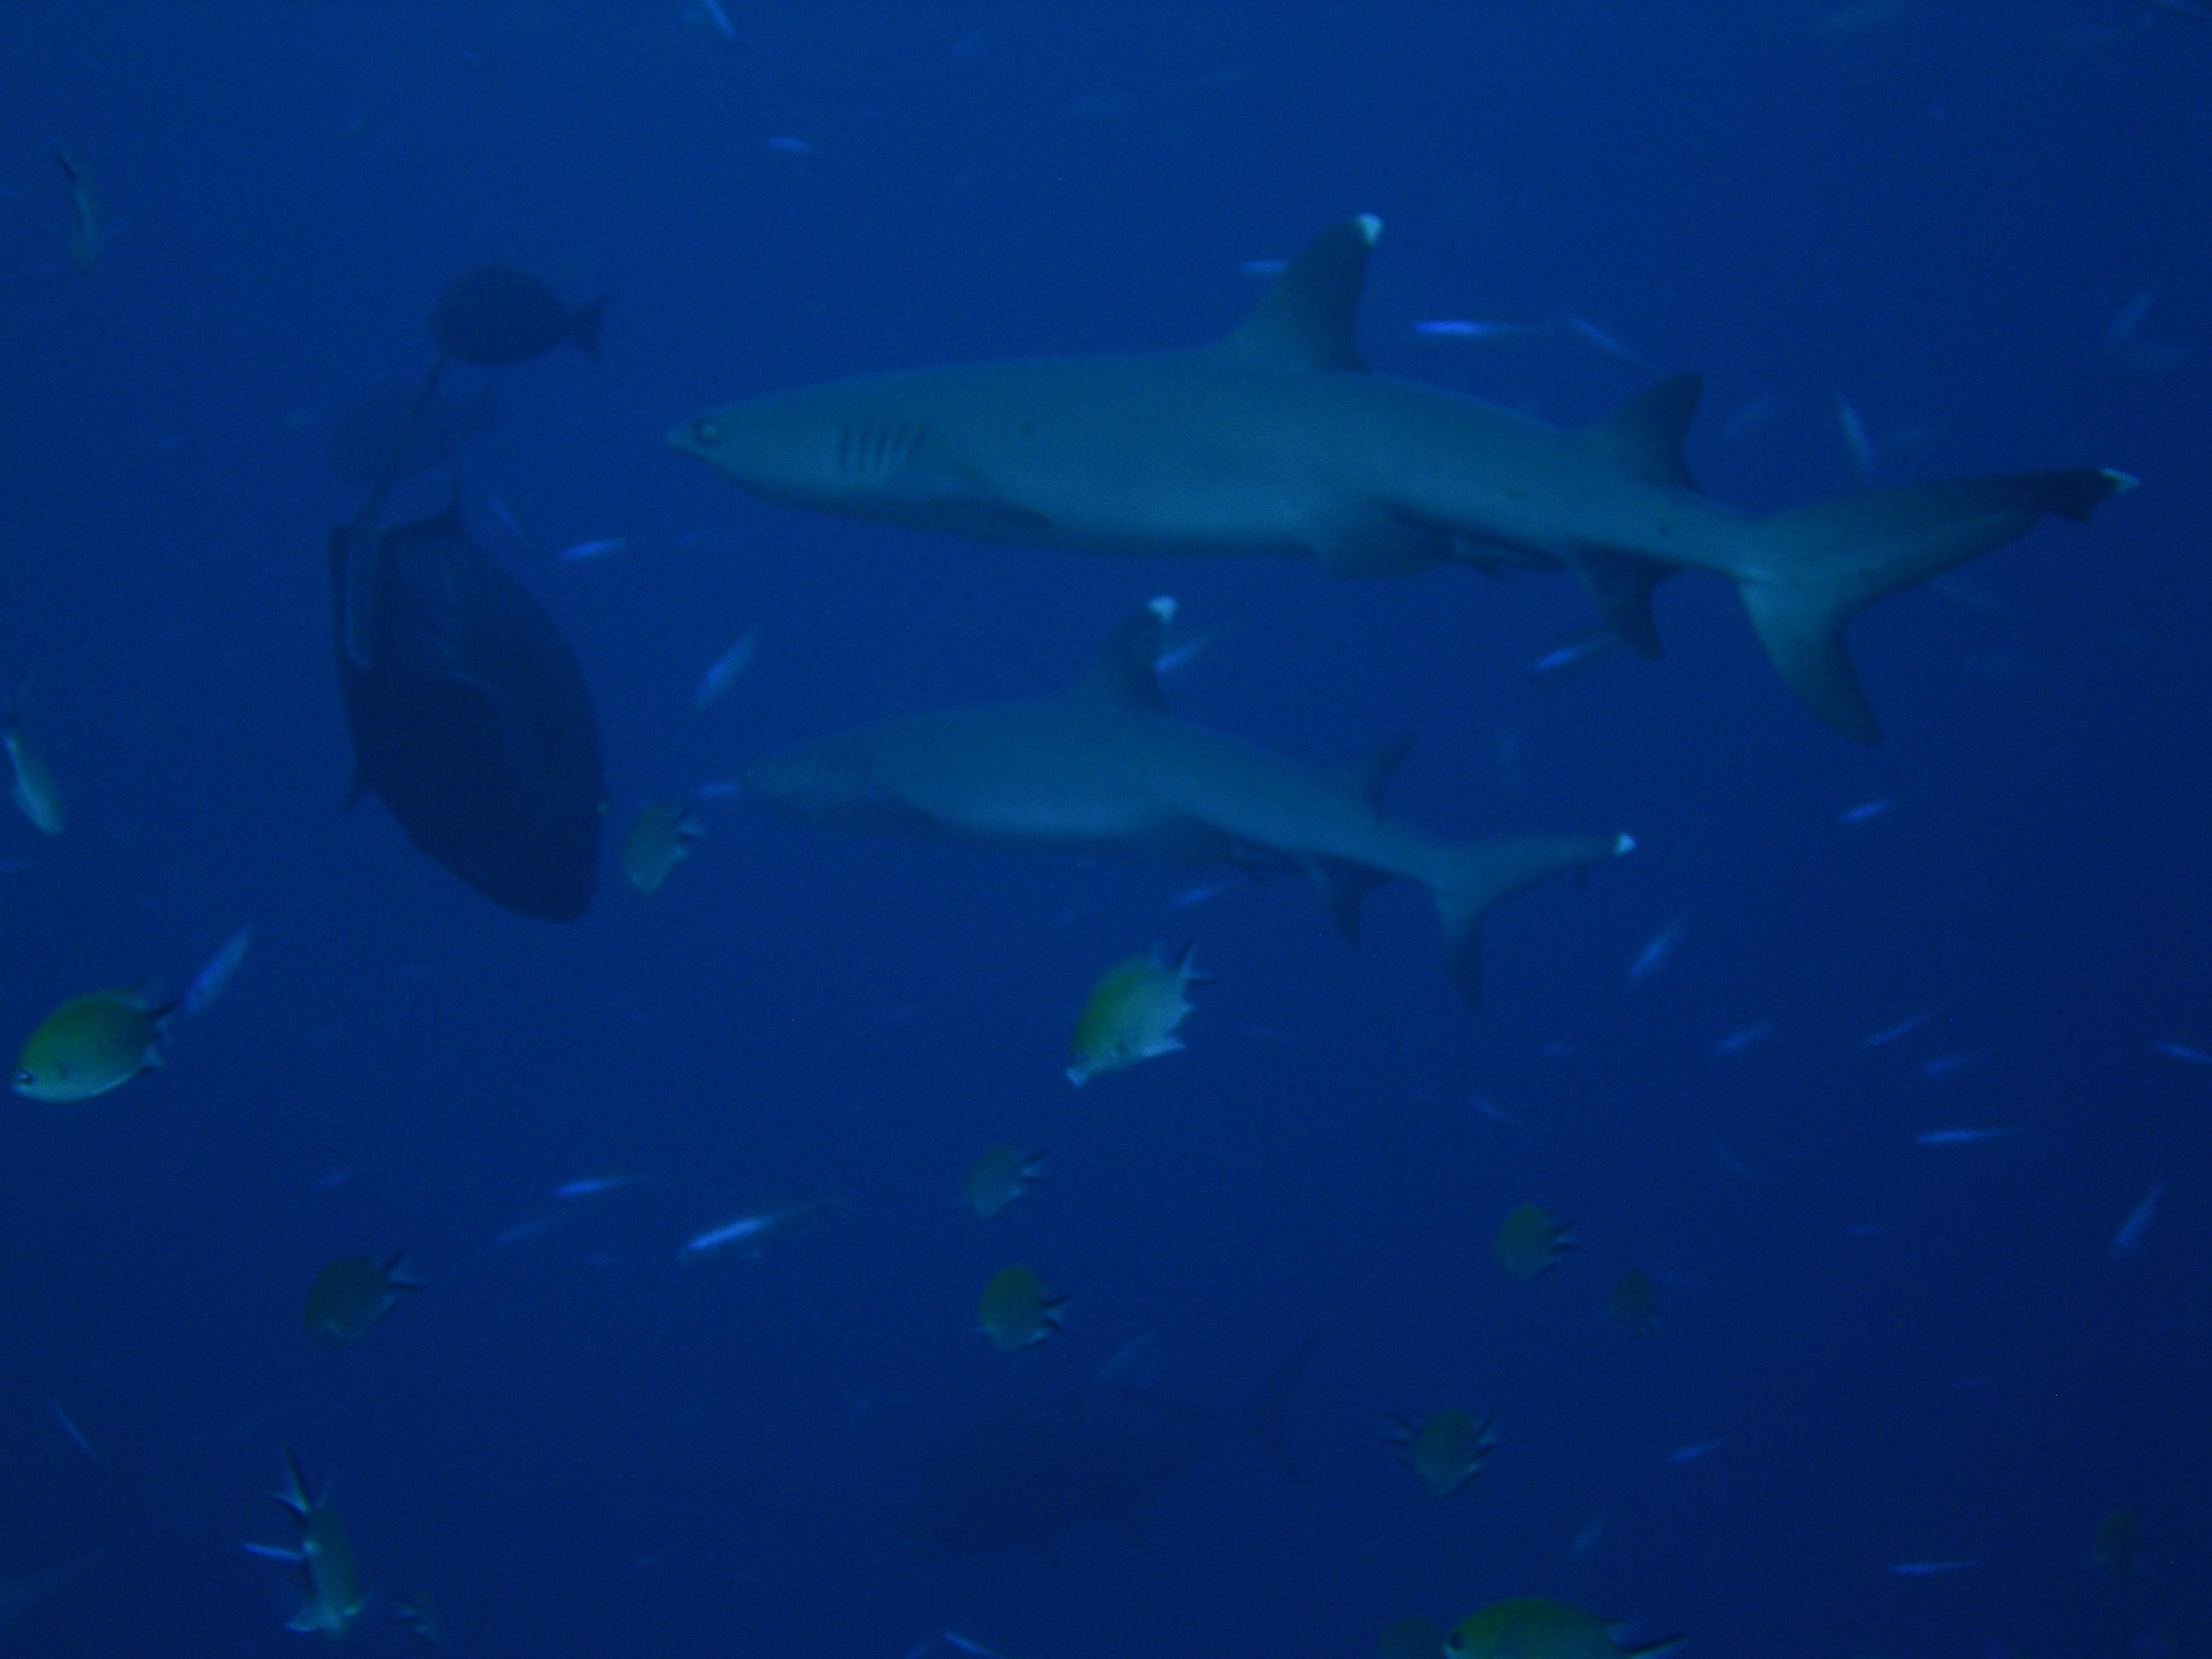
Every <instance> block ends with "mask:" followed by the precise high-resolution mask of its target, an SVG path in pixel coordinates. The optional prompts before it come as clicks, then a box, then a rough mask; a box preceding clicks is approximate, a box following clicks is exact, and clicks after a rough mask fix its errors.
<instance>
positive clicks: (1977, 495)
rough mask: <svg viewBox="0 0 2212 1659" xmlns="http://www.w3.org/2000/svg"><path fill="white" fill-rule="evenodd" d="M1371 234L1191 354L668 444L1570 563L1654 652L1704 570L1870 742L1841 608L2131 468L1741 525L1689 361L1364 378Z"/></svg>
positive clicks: (997, 527)
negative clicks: (1613, 392)
mask: <svg viewBox="0 0 2212 1659" xmlns="http://www.w3.org/2000/svg"><path fill="white" fill-rule="evenodd" d="M1381 229H1382V223H1381V221H1379V220H1377V219H1376V218H1374V217H1372V216H1365V215H1363V216H1360V217H1358V218H1356V219H1351V220H1346V221H1345V222H1342V223H1340V224H1338V225H1336V226H1334V228H1331V229H1329V230H1327V231H1324V232H1323V233H1322V234H1321V235H1320V236H1319V237H1317V238H1316V240H1314V241H1312V242H1311V243H1310V244H1309V245H1308V246H1306V248H1305V249H1304V252H1301V253H1299V255H1298V256H1297V258H1295V259H1293V260H1291V262H1290V264H1289V265H1288V266H1287V267H1286V268H1285V270H1284V271H1283V272H1282V274H1281V275H1280V276H1278V277H1277V278H1276V279H1275V281H1274V283H1273V286H1272V287H1271V288H1270V289H1268V291H1267V294H1266V295H1265V296H1264V297H1263V298H1262V299H1261V301H1260V304H1259V306H1258V308H1257V309H1255V311H1254V312H1253V313H1251V314H1250V315H1249V317H1248V318H1246V319H1245V320H1244V322H1243V325H1242V326H1240V327H1239V328H1237V330H1236V331H1234V332H1232V333H1231V334H1230V335H1229V336H1228V337H1226V338H1225V339H1222V340H1219V341H1217V342H1216V343H1213V344H1211V345H1207V346H1203V347H1200V348H1198V349H1194V350H1183V351H1167V352H1158V353H1152V354H1145V355H1133V356H1090V357H1061V358H1036V359H1027V360H1020V361H1013V362H983V363H966V364H955V365H951V366H947V367H943V368H919V369H908V370H904V371H901V372H898V373H895V374H874V375H868V376H865V377H862V378H860V379H855V380H837V381H833V382H830V383H828V384H826V385H822V386H808V387H803V388H800V389H799V390H796V391H790V392H777V393H774V394H771V395H769V396H767V397H762V398H748V399H746V400H744V401H742V402H738V403H733V404H728V405H727V406H726V407H724V408H721V409H718V410H713V411H711V412H709V413H707V414H703V415H700V416H696V417H694V418H693V419H691V420H689V421H686V422H683V423H682V424H681V425H679V426H678V427H677V428H675V429H674V430H673V431H671V433H670V434H669V439H670V441H671V442H672V443H673V444H674V445H675V446H676V447H678V449H680V450H683V451H684V452H685V453H690V454H693V455H696V456H698V457H699V458H701V459H703V460H706V461H708V462H709V463H711V464H712V465H714V467H715V468H716V469H717V470H719V471H721V472H722V473H723V474H724V475H725V476H726V477H729V478H731V479H732V480H733V481H734V482H735V483H738V484H739V485H741V486H742V487H743V488H744V489H747V490H749V491H750V492H751V493H752V494H754V495H758V496H761V497H763V499H765V500H768V501H780V502H784V503H787V504H789V505H792V506H797V507H816V508H818V509H820V510H822V511H823V512H829V513H842V514H845V515H847V516H848V517H852V518H860V519H872V520H883V521H884V522H888V523H891V524H899V525H905V526H911V527H913V528H915V529H920V530H934V531H945V532H952V533H955V534H959V535H965V536H972V537H978V538H984V539H987V540H991V541H998V542H1011V543H1016V544H1022V545H1025V546H1036V547H1058V548H1072V549H1079V550H1085V551H1089V552H1094V553H1125V554H1274V555H1289V556H1296V557H1304V558H1314V559H1318V560H1319V561H1320V562H1322V564H1324V565H1326V566H1327V567H1328V568H1329V569H1331V570H1334V571H1336V572H1339V573H1340V574H1345V575H1352V576H1395V575H1403V574H1409V573H1411V572H1413V571H1419V570H1425V569H1428V568H1431V566H1435V565H1439V564H1446V563H1451V562H1460V563H1467V564H1473V565H1475V566H1478V567H1480V568H1486V569H1488V570H1490V571H1492V573H1493V574H1498V573H1502V572H1504V571H1507V570H1511V569H1531V568H1533V569H1559V568H1568V569H1571V570H1573V571H1574V572H1575V573H1576V574H1577V575H1579V576H1580V577H1581V579H1582V580H1583V584H1584V586H1586V587H1587V588H1588V590H1589V593H1590V596H1591V598H1592V599H1594V600H1595V602H1596V604H1597V607H1598V610H1599V611H1600V612H1601V614H1602V615H1603V617H1604V618H1605V620H1606V622H1607V624H1608V625H1609V626H1610V627H1611V628H1612V629H1613V631H1614V632H1615V633H1617V634H1618V635H1620V638H1621V640H1622V641H1624V642H1625V643H1626V644H1627V645H1628V646H1630V647H1632V648H1633V649H1635V650H1637V651H1638V652H1640V653H1643V654H1644V655H1646V656H1650V657H1656V656H1657V655H1658V654H1659V635H1658V631H1657V629H1656V627H1655V625H1654V623H1653V621H1652V615H1651V594H1652V590H1653V589H1654V588H1656V586H1658V585H1659V583H1660V582H1661V581H1662V580H1665V579H1666V578H1667V577H1668V575H1670V574H1673V573H1674V571H1676V570H1681V569H1699V570H1708V571H1711V572H1713V573H1715V574H1718V575H1722V576H1725V577H1727V578H1729V580H1732V581H1734V582H1735V584H1736V586H1737V588H1738V591H1739V592H1741V594H1742V595H1743V602H1744V606H1745V609H1746V610H1747V611H1749V613H1750V616H1751V621H1752V625H1753V627H1754V628H1755V629H1757V630H1758V632H1759V638H1760V639H1761V640H1762V641H1764V642H1765V647H1766V650H1767V654H1768V655H1769V656H1770V657H1771V659H1773V662H1774V665H1775V666H1776V667H1777V668H1778V669H1779V670H1780V671H1781V672H1782V676H1783V678H1784V679H1785V680H1786V681H1788V682H1789V684H1790V689H1791V690H1794V691H1796V694H1797V695H1798V696H1799V697H1801V698H1802V699H1803V700H1804V702H1805V703H1806V704H1807V706H1808V707H1809V708H1811V709H1812V710H1813V712H1814V714H1818V715H1819V716H1820V718H1821V719H1822V720H1826V721H1827V722H1828V724H1829V725H1831V726H1834V727H1835V728H1836V729H1837V730H1838V731H1839V732H1844V734H1846V735H1847V736H1850V737H1852V738H1858V739H1860V740H1861V741H1863V742H1868V743H1871V742H1874V741H1875V740H1876V739H1878V738H1879V737H1880V736H1881V729H1880V727H1879V726H1876V724H1875V718H1874V714H1873V711H1872V710H1871V709H1870V708H1869V707H1868V705H1867V701H1866V697H1865V695H1864V693H1863V691H1862V690H1860V687H1859V683H1858V678H1857V673H1856V672H1855V671H1854V670H1853V669H1852V666H1851V661H1850V654H1849V653H1848V651H1847V650H1846V648H1845V647H1844V624H1845V623H1848V622H1849V621H1850V618H1851V617H1853V616H1855V615H1856V614H1857V612H1858V611H1861V610H1863V609H1864V608H1865V607H1866V606H1867V605H1870V604H1872V603H1873V602H1874V601H1875V600H1876V599H1881V597H1883V596H1884V595H1885V594H1888V593H1893V592H1897V591H1898V590H1899V588H1902V587H1905V586H1910V585H1911V584H1912V583H1914V582H1917V581H1920V580H1923V579H1925V578H1927V577H1929V576H1933V575H1936V574H1938V573H1940V572H1942V571H1944V570H1948V569H1949V568H1951V567H1952V566H1954V565H1957V564H1961V563H1964V562H1966V560H1968V559H1971V558H1973V557H1974V556H1977V555H1978V554H1982V553H1986V552H1988V551H1989V550H1991V549H1992V548H1996V547H1999V546H2002V544H2005V543H2007V542H2009V541H2011V540H2013V539H2014V538H2015V537H2018V536H2021V535H2023V534H2025V533H2026V532H2027V531H2028V529H2029V528H2031V527H2032V526H2033V525H2034V523H2035V522H2036V520H2037V519H2038V517H2039V516H2040V515H2041V514H2043V513H2057V514H2059V515H2061V516H2062V517H2065V518H2069V519H2077V520H2079V519H2086V518H2087V516H2088V514H2089V512H2090V510H2091V509H2092V508H2093V507H2095V506H2096V505H2097V504H2098V503H2099V502H2100V501H2103V500H2104V499H2105V498H2106V496H2108V495H2112V494H2113V493H2114V492H2115V491H2117V490H2119V489H2125V488H2127V487H2129V486H2130V484H2132V483H2134V480H2133V479H2131V478H2130V477H2128V476H2127V475H2126V474H2124V473H2121V472H2114V471H2099V470H2095V469H2088V468H2074V469H2069V470H2063V471H2045V472H2015V473H2006V474H2002V475H1996V476H1991V477H1975V478H1960V479H1954V480H1951V481H1949V482H1946V483H1929V484H1916V485H1909V486H1907V487H1905V488H1904V489H1884V490H1877V491H1874V492H1871V493H1869V494H1866V495H1851V496H1845V497H1843V498H1840V499H1838V500H1834V501H1820V502H1817V503H1815V504H1814V505H1812V506H1810V507H1791V508H1788V509H1786V510H1784V511H1783V512H1779V513H1769V514H1767V515H1766V516H1765V517H1763V518H1748V517H1746V516H1744V515H1742V514H1741V513H1735V512H1732V511H1730V510H1729V508H1727V507H1723V506H1721V505H1720V504H1719V503H1718V502H1717V501H1712V500H1711V499H1709V498H1708V497H1706V496H1705V495H1702V494H1700V493H1699V489H1698V487H1697V484H1696V483H1695V482H1694V480H1692V477H1691V476H1690V470H1689V467H1688V465H1686V462H1685V461H1684V459H1683V454H1682V444H1683V440H1684V438H1685V436H1686V434H1687V432H1688V429H1689V426H1690V422H1691V419H1692V416H1693V415H1694V414H1695V412H1696V410H1697V404H1698V398H1699V393H1700V392H1701V391H1702V390H1703V382H1702V381H1701V380H1699V378H1698V377H1697V376H1695V375H1691V374H1680V375H1676V376H1674V377H1673V378H1672V379H1669V380H1662V381H1660V382H1659V383H1658V384H1657V385H1656V386H1652V387H1651V388H1650V389H1649V390H1648V391H1646V392H1644V394H1643V395H1642V396H1640V397H1638V398H1636V399H1635V400H1634V401H1633V402H1632V403H1631V404H1628V405H1627V406H1626V408H1625V409H1623V410H1620V412H1619V413H1618V414H1616V415H1614V416H1613V417H1612V418H1611V419H1609V420H1607V421H1603V422H1600V423H1599V424H1597V425H1596V426H1594V427H1590V428H1585V429H1583V430H1582V431H1578V432H1571V431H1565V430H1561V429H1559V428H1555V427H1551V426H1547V425H1545V424H1544V423H1542V422H1539V421H1535V420H1532V419H1530V418H1528V416H1522V415H1520V414H1516V413H1515V412H1514V411H1512V410H1505V409H1500V408H1498V407H1497V406H1495V405H1493V404H1486V403H1483V402H1481V401H1480V400H1479V399H1477V398H1469V397H1466V396H1464V395H1462V394H1461V393H1459V392H1450V391H1447V390H1445V389H1444V388H1443V387H1440V386H1425V385H1422V384H1420V383H1419V382H1417V381H1412V380H1396V379H1394V378H1392V377H1390V376H1388V375H1382V374H1369V373H1368V372H1367V371H1366V368H1365V366H1364V364H1363V363H1362V362H1361V361H1360V358H1359V352H1358V344H1357V343H1356V341H1355V338H1354V333H1355V329H1356V325H1357V321H1358V304H1359V289H1360V284H1361V283H1362V281H1363V280H1364V276H1365V275H1366V270H1367V259H1368V253H1369V251H1370V248H1371V247H1372V246H1373V245H1374V242H1375V239H1376V236H1377V235H1378V234H1380V232H1381Z"/></svg>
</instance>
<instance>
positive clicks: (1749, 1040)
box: [1713, 1019, 1774, 1054]
mask: <svg viewBox="0 0 2212 1659" xmlns="http://www.w3.org/2000/svg"><path fill="white" fill-rule="evenodd" d="M1773 1030H1774V1022H1773V1021H1772V1020H1771V1019H1762V1020H1761V1021H1759V1024H1756V1025H1747V1026H1745V1027H1744V1028H1743V1030H1741V1031H1731V1032H1730V1033H1729V1035H1728V1036H1724V1037H1723V1038H1722V1039H1721V1040H1720V1041H1719V1042H1717V1043H1715V1044H1714V1045H1713V1052H1714V1053H1715V1054H1741V1053H1742V1052H1743V1051H1744V1050H1745V1049H1747V1048H1750V1047H1751V1045H1752V1044H1753V1043H1754V1042H1761V1041H1763V1040H1764V1039H1765V1037H1767V1036H1769V1035H1771V1033H1772V1031H1773Z"/></svg>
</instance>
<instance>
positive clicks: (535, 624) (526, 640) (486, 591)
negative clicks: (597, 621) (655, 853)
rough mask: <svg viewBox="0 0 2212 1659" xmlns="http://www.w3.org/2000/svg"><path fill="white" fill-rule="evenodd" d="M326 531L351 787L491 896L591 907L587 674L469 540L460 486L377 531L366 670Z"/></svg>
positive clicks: (338, 542) (337, 554)
mask: <svg viewBox="0 0 2212 1659" xmlns="http://www.w3.org/2000/svg"><path fill="white" fill-rule="evenodd" d="M354 533H355V532H353V531H351V530H349V529H348V528H344V527H341V528H338V529H336V530H333V531H332V532H331V547H330V551H331V581H332V585H333V587H334V590H335V597H336V599H337V617H336V622H337V647H338V649H337V665H338V690H339V692H340V695H341V696H343V699H344V702H345V712H346V724H347V726H348V727H349V729H350V730H351V732H352V734H353V747H354V786H353V797H354V799H358V798H359V797H360V796H361V795H362V794H364V793H372V794H374V795H375V796H376V797H377V798H378V799H380V800H381V801H383V803H384V804H385V805H386V806H387V807H388V808H390V809H391V811H392V817H395V818H397V819H398V821H399V825H400V827H401V828H402V829H404V830H405V831H406V832H407V838H408V839H409V840H410V841H411V842H414V843H415V845H416V846H417V847H419V848H422V851H424V852H425V853H428V854H429V855H430V856H431V857H432V858H434V859H435V860H438V862H439V863H441V864H442V865H444V866H446V867H447V869H448V870H451V871H452V872H453V873H454V874H455V875H457V876H459V878H461V879H462V880H463V881H465V882H467V883H468V884H470V885H471V887H474V888H476V889H477V890H478V891H480V892H482V893H483V895H484V896H486V897H488V898H489V899H490V900H491V901H492V902H494V903H495V904H500V905H503V906H505V907H506V908H507V909H510V910H514V911H519V912H520V913H521V914H522V915H526V916H539V917H543V918H544V920H546V921H569V920H572V919H573V918H574V917H576V916H578V915H581V914H582V913H583V910H584V907H585V906H586V904H587V903H589V902H590V901H591V896H592V882H593V879H594V878H595V877H596V875H597V873H598V866H599V821H600V818H601V817H602V816H603V813H604V810H605V797H606V787H605V784H604V783H603V782H602V781H601V779H600V776H599V734H598V731H597V729H596V727H595V726H593V723H592V706H591V699H590V696H589V694H588V693H587V692H586V690H585V686H584V677H583V674H582V672H581V671H580V670H579V669H578V667H577V666H576V659H574V657H573V656H572V655H570V654H569V651H568V644H567V642H566V641H563V640H562V637H561V635H560V633H559V631H558V630H557V629H556V628H555V627H554V625H553V621H552V618H550V617H548V616H547V615H546V614H545V612H544V610H542V609H541V608H540V607H539V605H538V602H537V601H536V600H535V599H532V598H531V597H530V595H529V593H528V592H526V591H524V589H523V587H522V586H521V585H520V583H518V582H517V581H515V580H513V578H512V577H510V576H509V575H507V574H506V572H504V571H502V570H501V569H500V568H499V567H498V566H497V565H495V564H494V563H493V562H491V560H490V559H489V557H487V556H485V555H484V553H483V551H482V550H480V549H478V548H477V546H476V544H474V543H472V542H471V541H470V540H469V537H468V529H467V526H465V524H464V523H463V521H462V518H461V510H460V497H459V492H458V491H456V493H455V495H454V499H453V503H452V505H450V506H449V507H447V509H446V510H445V511H444V512H443V513H440V514H439V515H438V516H437V517H436V518H435V519H425V520H421V521H419V522H417V523H415V524H404V525H396V526H393V527H392V529H390V530H388V531H386V532H384V534H383V535H382V537H381V538H380V543H379V546H378V550H377V557H376V561H375V582H374V587H373V589H372V590H371V593H370V600H369V605H368V612H367V623H368V643H369V645H370V646H371V647H372V649H371V651H370V653H369V660H368V663H367V664H366V665H362V664H357V663H356V661H355V660H354V659H352V658H351V657H350V656H349V654H348V653H347V650H346V641H345V617H344V594H345V580H346V554H347V546H348V544H349V538H351V537H352V536H353V534H354Z"/></svg>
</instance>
